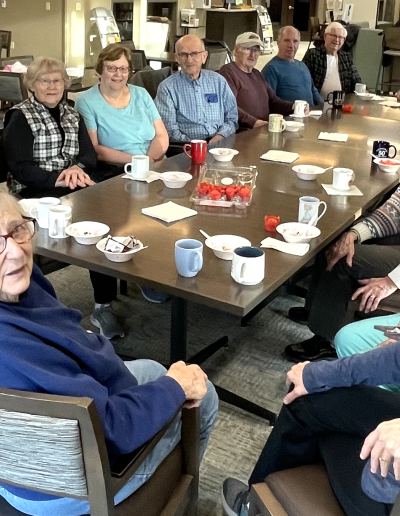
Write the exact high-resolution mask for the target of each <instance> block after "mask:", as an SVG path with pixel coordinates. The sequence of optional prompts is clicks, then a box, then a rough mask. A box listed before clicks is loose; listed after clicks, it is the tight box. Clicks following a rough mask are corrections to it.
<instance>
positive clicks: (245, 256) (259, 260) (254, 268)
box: [231, 247, 265, 285]
mask: <svg viewBox="0 0 400 516" xmlns="http://www.w3.org/2000/svg"><path fill="white" fill-rule="evenodd" d="M264 275H265V254H264V252H263V251H262V250H261V249H258V247H238V248H237V249H235V250H234V251H233V260H232V268H231V276H232V278H233V279H234V280H235V281H236V282H237V283H240V284H241V285H257V284H258V283H260V282H261V281H262V280H263V279H264Z"/></svg>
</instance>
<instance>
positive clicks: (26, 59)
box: [0, 56, 33, 70]
mask: <svg viewBox="0 0 400 516" xmlns="http://www.w3.org/2000/svg"><path fill="white" fill-rule="evenodd" d="M17 61H19V62H20V63H21V64H23V65H25V66H29V65H30V64H31V63H32V61H33V56H13V57H3V59H0V69H1V70H3V68H4V67H5V66H7V65H13V64H14V63H16V62H17Z"/></svg>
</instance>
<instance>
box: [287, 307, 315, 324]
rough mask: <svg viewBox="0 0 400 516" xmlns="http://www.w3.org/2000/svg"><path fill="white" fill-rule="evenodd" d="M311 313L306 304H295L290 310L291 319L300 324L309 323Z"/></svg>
mask: <svg viewBox="0 0 400 516" xmlns="http://www.w3.org/2000/svg"><path fill="white" fill-rule="evenodd" d="M309 315H310V312H309V311H308V310H307V309H306V308H304V306H293V307H292V308H289V312H288V317H289V319H290V320H291V321H293V322H295V323H298V324H305V325H307V323H308V317H309Z"/></svg>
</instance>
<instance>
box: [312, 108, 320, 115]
mask: <svg viewBox="0 0 400 516" xmlns="http://www.w3.org/2000/svg"><path fill="white" fill-rule="evenodd" d="M321 115H322V109H314V111H310V116H321Z"/></svg>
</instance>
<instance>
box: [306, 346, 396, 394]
mask: <svg viewBox="0 0 400 516" xmlns="http://www.w3.org/2000/svg"><path fill="white" fill-rule="evenodd" d="M303 383H304V387H305V388H306V390H307V392H309V393H312V392H323V391H328V390H329V389H332V388H334V387H350V386H351V385H360V384H365V385H382V384H397V383H400V342H396V343H394V344H388V345H386V346H383V347H380V348H375V349H373V350H371V351H368V352H366V353H362V354H358V355H352V356H350V357H345V358H339V359H338V360H334V361H332V362H327V361H322V362H314V363H311V364H307V365H306V366H305V368H304V371H303Z"/></svg>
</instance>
